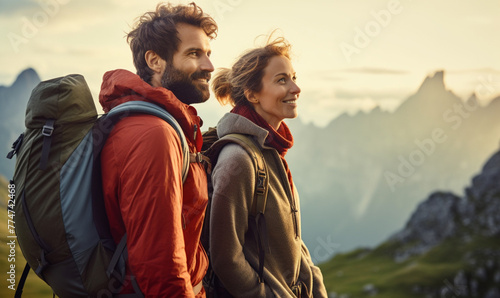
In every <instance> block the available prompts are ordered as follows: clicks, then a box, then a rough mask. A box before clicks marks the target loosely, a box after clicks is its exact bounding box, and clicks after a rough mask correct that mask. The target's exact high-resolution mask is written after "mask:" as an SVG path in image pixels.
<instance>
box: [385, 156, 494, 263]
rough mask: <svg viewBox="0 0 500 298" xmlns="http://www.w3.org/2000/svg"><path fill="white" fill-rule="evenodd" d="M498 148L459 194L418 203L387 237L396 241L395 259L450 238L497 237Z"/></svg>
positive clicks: (436, 195)
mask: <svg viewBox="0 0 500 298" xmlns="http://www.w3.org/2000/svg"><path fill="white" fill-rule="evenodd" d="M498 181H500V151H498V152H497V153H495V154H494V155H493V156H492V157H491V158H490V159H489V160H488V161H487V162H486V163H485V165H484V166H483V169H482V172H481V173H480V174H479V175H477V176H475V177H474V178H473V179H472V185H471V186H470V187H468V188H467V189H466V190H465V195H464V196H463V197H459V196H456V195H454V194H452V193H449V192H435V193H433V194H432V195H431V196H430V197H429V198H428V199H427V200H426V201H424V202H422V203H421V204H420V205H419V206H418V208H417V210H416V211H415V212H414V213H413V215H412V216H411V218H410V220H409V221H408V223H407V224H406V226H405V228H404V229H403V230H401V231H400V232H397V233H396V234H394V235H393V236H392V237H391V238H390V239H389V240H390V241H396V242H399V243H401V244H403V245H400V247H402V248H400V249H398V250H396V252H395V254H394V259H395V261H397V262H401V261H404V260H406V259H407V258H408V257H410V256H412V255H420V254H423V253H425V252H427V251H429V250H430V249H431V248H433V247H434V246H436V245H438V244H440V243H441V242H443V240H445V239H448V238H451V237H461V238H463V239H468V238H470V237H472V236H474V235H484V236H493V235H499V236H500V212H498V210H500V184H499V183H498Z"/></svg>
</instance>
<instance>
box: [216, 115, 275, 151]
mask: <svg viewBox="0 0 500 298" xmlns="http://www.w3.org/2000/svg"><path fill="white" fill-rule="evenodd" d="M231 133H239V134H247V135H251V136H253V137H254V138H255V140H256V141H257V143H258V144H259V145H260V146H261V147H262V148H268V146H266V145H264V142H265V141H266V138H267V135H268V134H269V132H268V131H267V130H265V129H264V128H262V127H260V126H258V125H257V124H255V123H253V122H252V121H250V120H249V119H247V118H245V117H243V116H241V115H238V114H234V113H227V114H225V115H224V116H223V117H222V118H221V119H220V120H219V123H218V124H217V135H218V136H219V138H222V137H223V136H225V135H227V134H231Z"/></svg>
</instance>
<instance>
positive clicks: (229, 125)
mask: <svg viewBox="0 0 500 298" xmlns="http://www.w3.org/2000/svg"><path fill="white" fill-rule="evenodd" d="M212 87H213V89H214V93H215V96H216V98H217V100H218V101H219V102H221V103H222V104H227V103H230V104H232V105H233V106H234V108H233V110H232V111H231V113H228V114H226V115H225V116H224V117H223V118H222V119H221V120H220V121H219V123H218V125H217V133H218V136H219V137H223V136H224V135H227V134H230V133H239V134H246V135H250V136H252V138H253V139H254V141H255V142H256V143H257V144H258V146H259V147H260V149H261V150H262V153H263V155H264V158H265V161H266V164H267V167H268V171H269V192H268V196H267V203H266V209H265V214H264V217H265V222H266V225H267V228H266V230H267V233H265V234H267V242H268V244H267V243H266V244H267V245H268V247H267V252H266V254H265V260H264V271H263V282H260V280H259V274H258V268H259V251H258V248H257V247H258V245H257V243H256V242H257V241H256V237H255V234H254V231H251V230H252V227H253V225H251V224H250V223H249V209H250V206H251V204H252V200H253V197H254V188H255V181H256V177H255V176H256V174H255V169H254V167H253V164H252V160H251V158H250V156H249V155H248V153H247V152H246V151H245V150H244V149H243V148H242V147H240V146H239V145H237V144H229V145H226V146H225V147H224V148H223V149H222V151H221V152H220V155H219V159H218V161H217V164H216V165H215V167H214V169H213V172H212V183H213V187H214V191H213V197H212V207H211V208H212V211H211V215H210V253H211V262H212V266H213V270H214V272H215V274H216V275H217V277H218V279H219V280H220V282H221V283H222V284H223V286H224V287H225V288H226V290H227V291H228V292H230V293H231V295H233V296H236V297H274V296H276V297H313V296H314V297H327V293H326V289H325V287H324V285H323V276H322V274H321V271H320V269H319V268H318V267H316V266H314V264H313V262H312V261H311V257H310V255H309V252H308V250H307V248H306V246H305V245H304V242H303V241H302V239H301V234H300V233H301V230H300V212H299V197H298V193H297V190H296V189H295V186H294V184H293V182H292V175H291V173H290V169H289V168H288V165H287V162H286V160H285V154H286V152H287V150H288V149H290V148H291V147H292V145H293V137H292V134H291V133H290V130H289V129H288V127H287V125H286V124H285V123H284V122H283V120H284V119H285V118H295V117H297V99H298V98H299V94H300V88H299V87H298V86H297V84H296V82H295V72H294V70H293V67H292V64H291V62H290V45H289V44H288V43H287V42H286V41H285V40H284V39H283V38H279V39H277V40H275V41H273V42H270V43H268V44H267V45H266V46H264V47H262V48H256V49H253V50H250V51H249V52H247V53H246V54H244V55H243V56H242V57H240V58H239V60H238V61H237V62H236V63H235V64H234V65H233V67H232V69H223V70H221V71H220V72H218V73H217V74H216V76H215V77H214V81H213V85H212ZM264 242H266V241H264Z"/></svg>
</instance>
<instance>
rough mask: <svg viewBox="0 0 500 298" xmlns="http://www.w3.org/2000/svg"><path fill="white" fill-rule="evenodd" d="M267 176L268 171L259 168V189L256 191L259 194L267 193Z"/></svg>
mask: <svg viewBox="0 0 500 298" xmlns="http://www.w3.org/2000/svg"><path fill="white" fill-rule="evenodd" d="M265 177H266V173H265V172H264V171H262V170H259V171H258V177H257V189H256V192H257V194H258V195H261V196H263V195H265V189H266V188H265V185H264V183H265Z"/></svg>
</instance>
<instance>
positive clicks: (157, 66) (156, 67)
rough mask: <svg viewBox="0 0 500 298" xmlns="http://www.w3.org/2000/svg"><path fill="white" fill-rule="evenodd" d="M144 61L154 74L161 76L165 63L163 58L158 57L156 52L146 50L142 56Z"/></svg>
mask: <svg viewBox="0 0 500 298" xmlns="http://www.w3.org/2000/svg"><path fill="white" fill-rule="evenodd" d="M144 59H145V60H146V63H147V64H148V67H149V68H150V69H151V70H152V71H153V72H154V73H158V74H161V73H163V70H164V69H165V65H166V61H165V60H163V58H161V57H160V55H158V54H157V53H156V52H154V51H153V50H148V51H147V52H146V53H145V54H144Z"/></svg>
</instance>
